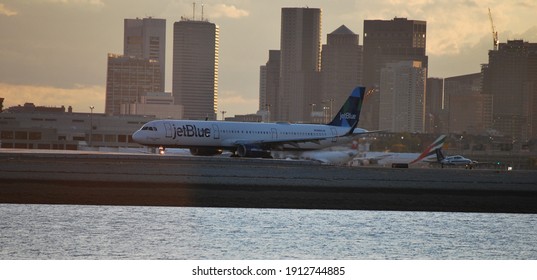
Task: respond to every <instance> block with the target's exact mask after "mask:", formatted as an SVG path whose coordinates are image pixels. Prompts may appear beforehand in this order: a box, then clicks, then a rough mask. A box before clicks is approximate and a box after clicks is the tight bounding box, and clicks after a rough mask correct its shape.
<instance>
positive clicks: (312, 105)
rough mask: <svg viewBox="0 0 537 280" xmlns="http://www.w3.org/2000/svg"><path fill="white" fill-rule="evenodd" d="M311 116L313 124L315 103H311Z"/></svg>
mask: <svg viewBox="0 0 537 280" xmlns="http://www.w3.org/2000/svg"><path fill="white" fill-rule="evenodd" d="M310 105H311V114H310V118H311V122H312V123H313V107H315V103H311V104H310Z"/></svg>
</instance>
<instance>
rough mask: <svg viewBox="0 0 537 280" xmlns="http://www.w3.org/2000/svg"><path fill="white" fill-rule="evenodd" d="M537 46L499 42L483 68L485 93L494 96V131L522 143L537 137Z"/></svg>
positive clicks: (525, 43) (519, 42) (520, 42)
mask: <svg viewBox="0 0 537 280" xmlns="http://www.w3.org/2000/svg"><path fill="white" fill-rule="evenodd" d="M536 56H537V43H528V42H524V41H522V40H513V41H507V43H500V45H499V48H498V50H491V51H489V63H488V66H486V67H484V68H483V74H484V77H483V93H484V94H490V95H492V99H493V107H492V114H493V116H492V118H493V128H494V129H495V130H497V131H498V132H499V133H500V134H503V135H504V136H509V137H512V139H513V142H518V143H520V142H521V141H527V140H528V139H530V138H532V137H535V136H536V135H537V133H536V131H534V130H533V128H535V126H536V125H537V124H535V121H536V120H537V119H535V114H537V112H536V111H535V109H536V104H535V102H537V59H536Z"/></svg>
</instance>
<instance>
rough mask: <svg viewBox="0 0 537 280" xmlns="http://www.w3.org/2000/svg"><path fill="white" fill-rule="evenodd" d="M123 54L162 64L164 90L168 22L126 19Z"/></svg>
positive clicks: (162, 20)
mask: <svg viewBox="0 0 537 280" xmlns="http://www.w3.org/2000/svg"><path fill="white" fill-rule="evenodd" d="M123 54H124V55H125V56H135V57H141V58H145V59H152V60H157V61H158V62H159V63H160V74H161V76H162V77H161V83H162V85H161V87H162V88H164V77H165V69H166V67H165V66H166V20H165V19H156V18H152V17H149V18H144V19H139V18H136V19H125V20H124V35H123Z"/></svg>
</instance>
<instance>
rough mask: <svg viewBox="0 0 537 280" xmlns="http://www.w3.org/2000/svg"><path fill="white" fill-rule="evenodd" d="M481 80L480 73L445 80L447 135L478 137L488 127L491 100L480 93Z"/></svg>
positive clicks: (488, 96)
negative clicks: (466, 134) (464, 134)
mask: <svg viewBox="0 0 537 280" xmlns="http://www.w3.org/2000/svg"><path fill="white" fill-rule="evenodd" d="M482 79H483V75H482V74H481V73H475V74H468V75H462V76H456V77H449V78H446V79H445V81H444V96H445V104H446V106H445V108H446V110H447V112H448V115H449V117H448V126H449V127H448V131H447V132H448V133H459V134H463V133H468V134H474V135H479V134H484V133H485V132H486V130H487V129H488V128H489V127H490V124H491V118H492V116H491V106H492V98H491V96H490V95H484V94H482V93H481V84H482Z"/></svg>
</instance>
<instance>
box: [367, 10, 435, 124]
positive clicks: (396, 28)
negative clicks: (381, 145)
mask: <svg viewBox="0 0 537 280" xmlns="http://www.w3.org/2000/svg"><path fill="white" fill-rule="evenodd" d="M363 37H364V54H363V57H364V63H363V77H364V85H365V86H366V87H368V88H372V87H377V88H378V87H379V86H380V72H381V69H382V68H384V67H385V65H386V64H387V63H393V62H398V61H409V60H412V61H420V62H421V65H422V67H423V68H425V69H427V68H428V57H427V56H426V55H425V50H426V41H427V22H426V21H421V20H407V19H406V18H394V19H393V20H364V33H363ZM380 91H382V88H380ZM379 104H380V96H379V94H373V95H371V96H370V98H369V99H368V100H367V101H366V102H364V108H363V112H362V114H363V115H364V117H363V118H361V119H363V120H364V127H365V128H369V129H378V122H379Z"/></svg>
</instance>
